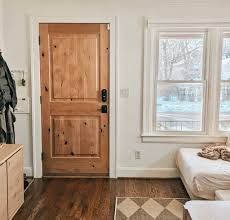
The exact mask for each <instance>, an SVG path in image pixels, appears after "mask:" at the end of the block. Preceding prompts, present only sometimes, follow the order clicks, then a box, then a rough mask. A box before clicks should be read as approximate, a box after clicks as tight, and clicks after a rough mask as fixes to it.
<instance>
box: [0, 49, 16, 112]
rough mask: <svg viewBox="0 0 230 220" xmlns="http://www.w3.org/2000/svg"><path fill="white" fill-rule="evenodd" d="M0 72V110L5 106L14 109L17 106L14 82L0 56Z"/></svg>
mask: <svg viewBox="0 0 230 220" xmlns="http://www.w3.org/2000/svg"><path fill="white" fill-rule="evenodd" d="M0 71H1V72H0V110H2V108H3V107H4V106H5V105H7V104H8V105H10V106H11V107H12V108H13V109H15V107H16V105H17V94H16V85H15V81H14V79H13V77H12V75H11V72H10V70H9V68H8V66H7V64H6V62H5V60H4V59H3V57H2V55H1V54H0Z"/></svg>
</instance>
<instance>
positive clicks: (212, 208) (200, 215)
mask: <svg viewBox="0 0 230 220" xmlns="http://www.w3.org/2000/svg"><path fill="white" fill-rule="evenodd" d="M185 209H187V210H188V212H189V214H190V216H191V218H192V220H229V219H230V217H229V213H230V211H229V209H230V202H227V201H189V202H187V203H186V204H185Z"/></svg>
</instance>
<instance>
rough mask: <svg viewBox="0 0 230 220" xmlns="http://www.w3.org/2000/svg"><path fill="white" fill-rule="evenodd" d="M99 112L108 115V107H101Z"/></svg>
mask: <svg viewBox="0 0 230 220" xmlns="http://www.w3.org/2000/svg"><path fill="white" fill-rule="evenodd" d="M98 110H100V111H101V113H108V107H107V105H102V106H101V108H100V109H98Z"/></svg>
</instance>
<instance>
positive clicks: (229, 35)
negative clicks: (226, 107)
mask: <svg viewBox="0 0 230 220" xmlns="http://www.w3.org/2000/svg"><path fill="white" fill-rule="evenodd" d="M226 36H227V38H230V29H227V28H224V29H222V30H221V33H220V41H219V54H218V56H219V62H218V65H219V66H218V68H219V69H218V73H219V74H218V76H217V106H218V108H217V110H216V126H215V127H216V130H217V132H218V133H219V134H226V133H227V132H226V131H223V130H220V128H219V120H220V93H221V83H222V82H227V83H229V84H230V80H221V72H222V53H223V43H224V38H226Z"/></svg>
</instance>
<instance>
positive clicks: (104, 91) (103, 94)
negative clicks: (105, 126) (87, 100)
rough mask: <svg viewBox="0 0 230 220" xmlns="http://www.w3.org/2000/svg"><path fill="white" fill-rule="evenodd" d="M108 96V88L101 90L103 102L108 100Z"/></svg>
mask: <svg viewBox="0 0 230 220" xmlns="http://www.w3.org/2000/svg"><path fill="white" fill-rule="evenodd" d="M107 96H108V94H107V90H106V89H102V90H101V101H102V102H107Z"/></svg>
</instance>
